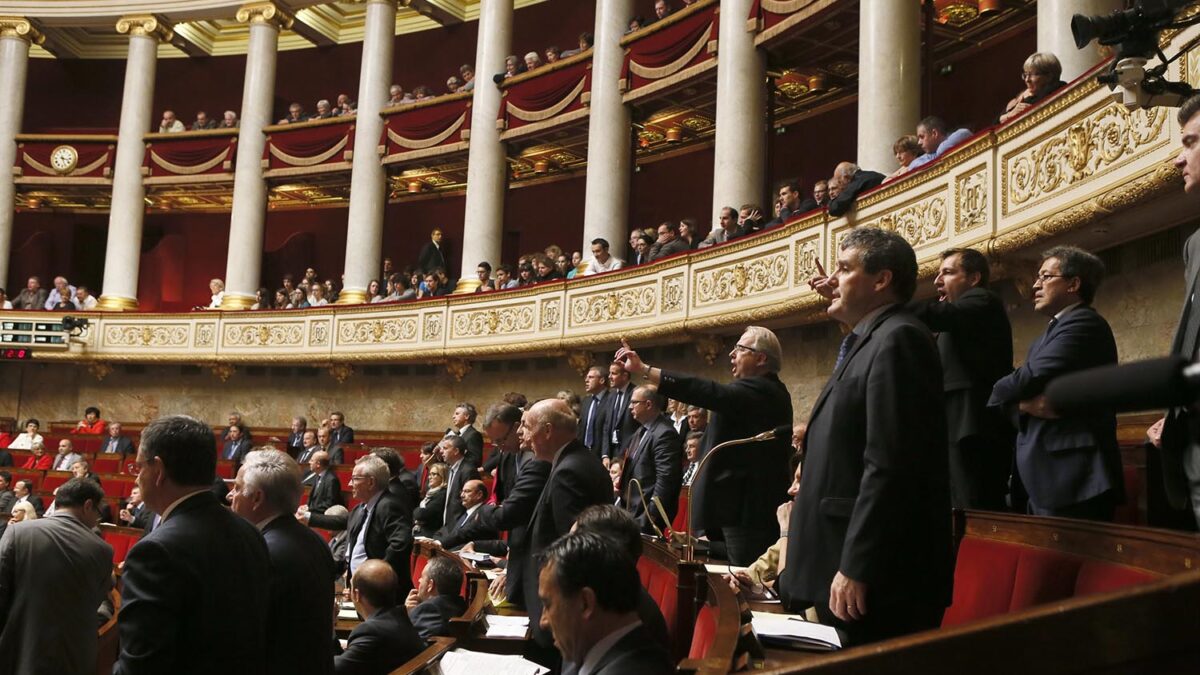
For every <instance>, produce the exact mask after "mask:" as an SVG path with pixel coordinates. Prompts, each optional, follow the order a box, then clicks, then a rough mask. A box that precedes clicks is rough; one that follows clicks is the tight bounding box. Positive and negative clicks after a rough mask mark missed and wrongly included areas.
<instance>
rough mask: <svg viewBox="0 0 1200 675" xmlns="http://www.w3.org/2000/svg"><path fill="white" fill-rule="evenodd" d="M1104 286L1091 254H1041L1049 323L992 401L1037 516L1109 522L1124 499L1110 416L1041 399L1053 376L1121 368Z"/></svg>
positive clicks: (1042, 298) (1037, 299)
mask: <svg viewBox="0 0 1200 675" xmlns="http://www.w3.org/2000/svg"><path fill="white" fill-rule="evenodd" d="M1103 279H1104V263H1102V262H1101V261H1100V259H1099V258H1097V257H1096V256H1094V255H1092V254H1091V253H1088V252H1086V251H1083V250H1081V249H1078V248H1075V247H1073V246H1056V247H1054V248H1052V249H1050V250H1049V251H1046V253H1045V254H1043V256H1042V266H1041V269H1040V270H1039V271H1038V276H1037V280H1036V281H1035V282H1034V284H1033V308H1034V310H1035V311H1036V312H1037V313H1038V314H1041V315H1042V316H1044V317H1048V318H1049V319H1050V323H1049V325H1048V326H1047V328H1046V332H1045V333H1043V334H1042V335H1041V336H1040V337H1039V338H1038V339H1037V340H1034V342H1033V344H1032V345H1030V346H1029V354H1028V356H1026V358H1025V363H1024V364H1022V365H1021V367H1020V368H1017V369H1016V370H1015V371H1013V372H1012V373H1011V374H1009V375H1007V376H1005V377H1003V378H1001V379H1000V380H999V381H998V382H996V386H995V388H993V389H992V397H991V400H989V401H988V405H989V406H993V407H996V408H999V409H1001V410H1002V411H1003V412H1005V413H1006V414H1008V415H1009V416H1010V419H1011V420H1013V423H1014V424H1015V426H1016V427H1017V452H1016V456H1017V461H1016V465H1017V473H1018V474H1019V476H1020V478H1021V483H1022V485H1024V487H1025V491H1026V492H1027V493H1028V494H1029V512H1030V513H1033V514H1034V515H1039V516H1059V517H1064V518H1087V519H1089V520H1112V518H1113V514H1114V512H1115V509H1116V507H1117V504H1119V503H1121V502H1122V501H1123V500H1124V496H1125V493H1124V482H1123V480H1122V475H1121V454H1120V452H1119V450H1118V448H1117V418H1116V415H1115V414H1114V413H1113V411H1111V410H1099V409H1098V410H1093V411H1090V412H1089V413H1088V414H1080V415H1072V416H1067V417H1060V416H1058V415H1057V414H1056V413H1055V412H1054V410H1053V409H1051V408H1050V407H1049V406H1048V405H1047V404H1046V400H1045V395H1044V391H1045V389H1046V384H1047V383H1048V382H1050V380H1053V379H1054V378H1056V377H1059V376H1061V375H1065V374H1067V373H1072V372H1075V371H1079V370H1084V369H1087V368H1094V367H1097V366H1104V365H1110V364H1114V363H1116V362H1117V344H1116V341H1115V340H1114V339H1113V334H1112V329H1111V328H1110V327H1109V325H1108V322H1107V321H1105V320H1104V317H1102V316H1100V314H1099V313H1098V312H1097V311H1096V310H1095V309H1094V308H1093V307H1092V299H1093V298H1094V297H1095V295H1096V289H1097V288H1099V286H1100V282H1101V281H1102V280H1103ZM806 470H807V467H806Z"/></svg>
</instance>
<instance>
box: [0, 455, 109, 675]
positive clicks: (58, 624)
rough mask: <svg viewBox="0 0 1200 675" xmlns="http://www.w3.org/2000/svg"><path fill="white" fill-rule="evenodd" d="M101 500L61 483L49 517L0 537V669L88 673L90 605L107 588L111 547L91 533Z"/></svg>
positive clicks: (77, 485) (91, 488)
mask: <svg viewBox="0 0 1200 675" xmlns="http://www.w3.org/2000/svg"><path fill="white" fill-rule="evenodd" d="M103 500H104V493H103V492H102V491H101V490H100V488H99V487H98V486H97V485H96V484H95V483H91V482H89V481H81V480H77V479H76V480H70V481H67V482H66V483H65V484H63V485H62V486H61V487H60V488H59V492H58V501H59V504H58V511H57V513H55V514H54V516H52V517H50V518H45V519H41V520H33V521H30V522H27V523H21V525H20V526H18V527H10V528H8V529H7V530H6V531H5V533H4V537H3V538H0V580H2V581H0V672H5V673H12V674H14V675H15V674H24V673H87V672H93V671H94V670H95V668H96V646H97V642H96V608H97V607H99V606H100V603H101V602H103V601H104V598H105V596H106V595H107V594H108V591H109V589H111V588H112V559H113V549H112V546H109V545H108V544H107V543H106V542H105V541H104V540H103V539H101V538H100V537H97V536H96V534H95V533H94V532H93V531H92V530H93V529H94V528H95V527H96V526H97V522H98V512H97V511H96V507H97V505H98V504H99V503H100V502H101V501H103Z"/></svg>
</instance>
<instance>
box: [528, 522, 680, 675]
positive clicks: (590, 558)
mask: <svg viewBox="0 0 1200 675" xmlns="http://www.w3.org/2000/svg"><path fill="white" fill-rule="evenodd" d="M640 587H641V578H640V577H639V576H638V571H637V567H636V561H634V560H633V559H632V558H630V557H629V554H628V553H626V552H625V551H624V550H623V549H622V548H621V547H618V546H614V545H613V541H612V540H611V539H609V538H608V537H605V536H603V535H600V534H596V533H594V532H574V533H571V534H568V535H567V536H565V537H563V538H561V539H559V540H558V541H555V542H554V543H553V544H552V545H551V546H550V547H549V548H548V549H547V551H546V563H545V565H544V566H543V567H542V570H541V573H540V575H539V578H538V597H539V599H540V600H541V602H542V603H543V604H544V605H545V614H542V615H540V616H539V617H538V618H539V622H538V627H539V628H540V629H541V630H542V631H549V632H552V633H553V634H554V644H555V646H557V647H558V650H559V652H560V653H561V658H562V660H563V662H564V663H567V664H571V665H568V666H566V667H565V668H564V669H563V672H564V673H567V674H570V675H574V674H575V673H588V674H589V675H658V674H664V675H665V674H666V673H673V672H675V664H674V662H673V661H672V659H671V656H670V654H669V653H668V652H667V650H666V649H665V648H664V647H663V646H662V645H661V644H659V643H657V642H656V641H655V640H654V639H653V637H652V636H651V635H650V632H649V630H647V628H646V626H645V625H643V623H642V620H641V618H640V617H639V616H638V612H637V608H638V597H639V594H638V589H639V588H640ZM530 621H531V623H532V617H531V618H530ZM575 664H578V665H575Z"/></svg>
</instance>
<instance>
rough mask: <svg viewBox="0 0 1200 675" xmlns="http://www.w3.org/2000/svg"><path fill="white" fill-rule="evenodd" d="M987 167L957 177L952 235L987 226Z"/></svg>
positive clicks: (988, 211) (988, 214) (989, 212)
mask: <svg viewBox="0 0 1200 675" xmlns="http://www.w3.org/2000/svg"><path fill="white" fill-rule="evenodd" d="M989 187H990V182H989V180H988V171H987V167H984V166H981V167H979V168H978V169H976V170H975V171H972V172H971V173H968V174H964V175H962V176H959V177H958V178H957V179H956V180H955V184H954V233H955V234H961V233H963V232H966V231H967V230H973V229H975V228H977V227H981V226H984V225H987V224H988V221H989V216H990V215H991V211H990V210H989V208H988V191H989Z"/></svg>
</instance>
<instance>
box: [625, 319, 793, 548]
mask: <svg viewBox="0 0 1200 675" xmlns="http://www.w3.org/2000/svg"><path fill="white" fill-rule="evenodd" d="M622 345H623V346H622V348H621V349H620V350H618V351H617V354H616V357H615V361H614V363H613V367H614V368H622V369H624V370H626V371H628V372H630V373H639V374H641V375H642V376H643V377H644V378H645V379H646V380H647V381H649V382H650V383H651V384H657V385H658V393H659V394H661V395H663V396H668V397H670V398H673V399H675V400H677V401H683V402H684V403H688V404H691V405H697V406H701V407H704V408H707V409H708V410H710V411H711V412H710V414H709V418H708V426H707V427H705V429H704V438H703V439H701V443H700V453H701V454H700V456H701V458H703V457H704V456H705V455H707V454H708V452H709V451H710V450H712V448H714V447H715V446H717V445H719V444H721V443H724V442H726V441H731V440H735V439H740V438H750V437H752V436H754V435H756V434H759V433H761V432H764V431H770V430H773V429H775V428H777V427H780V426H786V427H787V428H789V429H790V428H791V427H792V398H791V396H790V395H789V394H788V390H787V387H786V386H785V385H784V384H783V382H781V381H780V380H779V375H778V373H779V368H780V364H781V362H782V358H783V350H782V348H781V347H780V345H779V338H777V337H776V336H775V334H774V333H772V332H771V331H769V330H767V329H766V328H762V327H760V326H750V327H749V328H747V329H746V330H745V332H744V333H742V336H741V337H740V338H739V339H738V341H737V344H736V345H735V346H734V348H733V349H732V350H730V352H729V361H730V364H731V365H732V369H733V377H734V381H733V382H731V383H730V384H718V383H716V382H713V381H712V380H706V379H703V378H699V377H692V376H690V375H684V374H682V373H675V372H670V371H664V370H662V369H661V368H656V367H653V366H651V365H650V364H648V363H644V362H643V361H642V359H641V357H639V356H638V354H637V352H635V351H634V350H633V349H632V348H631V347H630V346H629V344H628V343H626V342H622ZM791 455H792V449H791V446H789V445H788V439H787V437H786V436H781V437H780V438H778V439H776V440H773V441H767V442H763V443H760V444H755V445H749V446H746V447H742V448H738V449H737V450H730V451H727V452H723V453H722V454H720V455H718V456H716V457H714V458H713V459H712V460H710V461H709V462H707V463H706V464H705V467H704V471H702V472H700V475H699V477H698V478H695V479H694V480H693V483H692V486H691V502H692V503H693V504H694V506H693V507H692V518H693V525H692V526H693V529H694V530H697V531H699V530H703V531H707V532H708V533H709V535H710V537H712V536H713V535H714V534H716V533H719V534H721V535H722V536H723V537H724V539H725V543H726V546H727V547H728V555H729V561H730V562H732V563H733V564H735V565H749V564H750V563H751V562H753V561H754V560H755V559H756V558H758V556H759V555H761V554H762V552H763V551H765V550H767V547H769V546H770V545H771V544H774V543H775V541H776V540H778V539H779V527H778V523H777V522H776V520H775V509H776V508H778V506H779V505H780V504H781V503H783V502H784V501H786V500H787V489H788V485H789V484H790V481H789V480H788V458H789V457H791Z"/></svg>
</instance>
